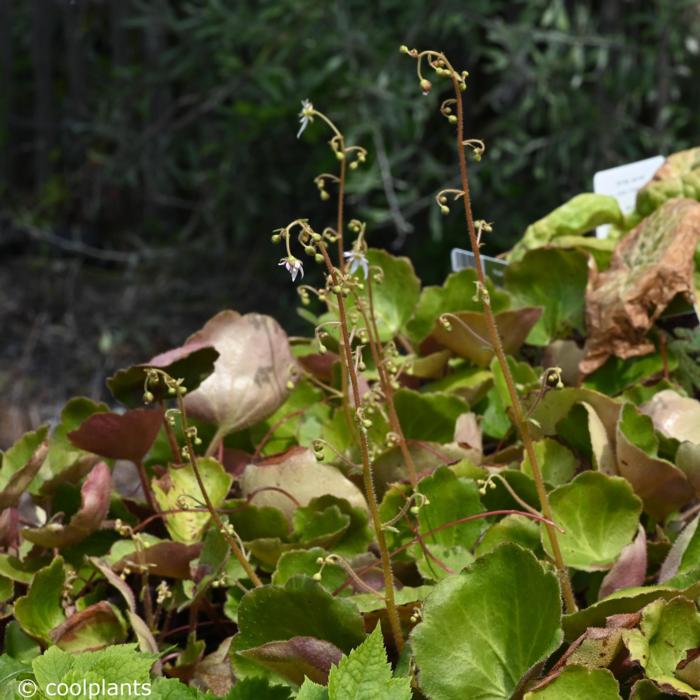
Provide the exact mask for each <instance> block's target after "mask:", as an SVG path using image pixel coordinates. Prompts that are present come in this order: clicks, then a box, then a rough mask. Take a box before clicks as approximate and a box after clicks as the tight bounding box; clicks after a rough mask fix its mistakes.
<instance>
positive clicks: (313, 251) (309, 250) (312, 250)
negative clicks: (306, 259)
mask: <svg viewBox="0 0 700 700" xmlns="http://www.w3.org/2000/svg"><path fill="white" fill-rule="evenodd" d="M304 252H305V253H306V254H307V255H316V248H314V247H313V246H312V245H307V246H306V248H304Z"/></svg>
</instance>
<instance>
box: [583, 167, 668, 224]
mask: <svg viewBox="0 0 700 700" xmlns="http://www.w3.org/2000/svg"><path fill="white" fill-rule="evenodd" d="M665 160H666V159H665V158H664V157H663V156H654V157H653V158H645V159H644V160H637V161H635V162H634V163H626V164H625V165H618V166H617V167H616V168H608V169H607V170H599V171H598V172H597V173H596V174H595V175H594V176H593V191H594V192H596V193H597V194H608V195H611V196H612V197H615V199H617V201H618V204H619V205H620V209H621V210H622V213H623V214H629V213H630V212H631V211H634V205H635V202H636V199H637V192H639V190H640V189H641V188H642V187H644V185H646V184H647V182H649V180H651V178H652V177H653V176H654V173H655V172H656V171H657V170H658V169H659V168H660V167H661V166H662V165H663V163H664V161H665ZM609 229H610V226H608V225H605V226H598V228H597V229H596V236H597V237H598V238H607V236H608V231H609Z"/></svg>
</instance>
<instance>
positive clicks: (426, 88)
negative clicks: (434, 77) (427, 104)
mask: <svg viewBox="0 0 700 700" xmlns="http://www.w3.org/2000/svg"><path fill="white" fill-rule="evenodd" d="M432 87H433V84H432V83H431V82H430V81H429V80H428V79H427V78H423V79H422V80H421V81H420V89H421V90H422V91H423V94H424V95H427V94H428V93H429V92H430V90H431V89H432Z"/></svg>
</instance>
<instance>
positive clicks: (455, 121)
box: [447, 114, 457, 124]
mask: <svg viewBox="0 0 700 700" xmlns="http://www.w3.org/2000/svg"><path fill="white" fill-rule="evenodd" d="M447 121H448V122H450V124H456V123H457V117H455V115H454V114H450V116H449V117H447Z"/></svg>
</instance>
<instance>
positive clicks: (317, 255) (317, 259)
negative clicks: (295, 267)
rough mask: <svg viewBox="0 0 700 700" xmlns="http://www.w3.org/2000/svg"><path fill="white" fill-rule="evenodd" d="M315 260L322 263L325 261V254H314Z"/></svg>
mask: <svg viewBox="0 0 700 700" xmlns="http://www.w3.org/2000/svg"><path fill="white" fill-rule="evenodd" d="M314 260H315V261H316V262H317V263H322V262H323V255H321V253H316V255H314Z"/></svg>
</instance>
